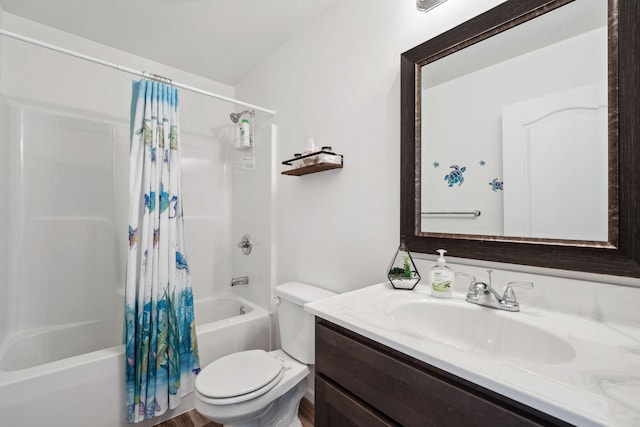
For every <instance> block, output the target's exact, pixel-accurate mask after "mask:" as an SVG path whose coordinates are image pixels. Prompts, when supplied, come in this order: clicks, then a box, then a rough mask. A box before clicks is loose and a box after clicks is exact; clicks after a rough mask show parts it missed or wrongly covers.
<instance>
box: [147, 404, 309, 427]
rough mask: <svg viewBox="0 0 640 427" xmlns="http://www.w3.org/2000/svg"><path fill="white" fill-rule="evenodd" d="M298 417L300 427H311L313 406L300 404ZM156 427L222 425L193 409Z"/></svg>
mask: <svg viewBox="0 0 640 427" xmlns="http://www.w3.org/2000/svg"><path fill="white" fill-rule="evenodd" d="M298 416H299V417H300V421H301V422H302V427H313V419H314V410H313V405H312V404H311V402H309V401H308V400H307V399H302V401H301V402H300V410H299V411H298ZM156 427H222V424H218V423H214V422H212V421H209V420H206V419H204V418H203V417H202V415H200V414H199V413H198V412H197V411H196V410H195V409H194V410H192V411H189V412H186V413H184V414H182V415H178V416H177V417H175V418H171V419H170V420H167V421H165V422H162V423H160V424H157V425H156Z"/></svg>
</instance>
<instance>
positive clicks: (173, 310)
mask: <svg viewBox="0 0 640 427" xmlns="http://www.w3.org/2000/svg"><path fill="white" fill-rule="evenodd" d="M131 110H132V111H131V145H130V163H129V166H130V169H129V175H130V176H129V196H130V200H129V204H130V206H129V254H128V264H127V281H126V291H125V304H126V307H125V322H126V323H125V329H126V359H127V360H126V386H127V420H128V421H129V423H135V422H139V421H142V420H144V419H146V418H152V417H154V416H157V415H161V414H163V413H164V412H165V411H166V410H167V409H168V408H175V407H176V406H177V405H178V404H179V403H180V400H181V398H182V397H183V396H184V395H186V394H188V393H190V392H191V391H192V390H193V385H194V382H195V375H196V374H197V373H198V372H199V370H200V369H199V361H198V347H197V342H196V333H195V324H194V314H193V295H192V292H191V284H190V271H189V264H188V262H187V253H186V248H185V241H184V221H183V216H182V198H181V197H182V194H181V191H180V151H179V147H180V141H179V140H180V132H179V126H178V91H177V89H176V88H174V87H172V86H168V85H166V84H163V83H160V82H156V81H150V80H145V79H143V80H141V81H140V82H134V84H133V96H132V102H131Z"/></svg>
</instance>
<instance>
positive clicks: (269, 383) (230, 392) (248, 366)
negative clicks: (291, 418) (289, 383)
mask: <svg viewBox="0 0 640 427" xmlns="http://www.w3.org/2000/svg"><path fill="white" fill-rule="evenodd" d="M284 370H285V367H284V365H283V362H282V360H280V359H279V358H276V357H274V356H273V355H271V354H269V353H267V352H265V351H264V350H248V351H241V352H239V353H233V354H230V355H228V356H224V357H222V358H220V359H218V360H216V361H214V362H213V363H211V364H210V365H209V366H207V367H205V368H204V369H203V370H202V371H201V372H200V373H199V374H198V376H197V377H196V384H195V386H196V390H197V391H198V392H199V393H200V394H201V395H202V396H203V397H205V398H206V400H207V401H209V402H210V403H212V404H217V405H230V404H234V403H240V402H244V401H247V400H250V399H254V398H256V397H258V396H261V395H263V394H265V393H266V392H268V391H269V390H271V389H272V388H273V387H275V385H276V384H278V382H280V380H281V379H282V376H283V375H284Z"/></svg>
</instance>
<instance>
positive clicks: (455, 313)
mask: <svg viewBox="0 0 640 427" xmlns="http://www.w3.org/2000/svg"><path fill="white" fill-rule="evenodd" d="M390 315H391V317H392V318H393V319H394V320H395V321H396V322H397V323H399V324H400V326H401V327H402V328H405V329H407V330H408V331H409V332H411V333H413V334H418V335H420V336H423V337H425V338H429V339H432V340H435V341H441V342H443V343H445V344H448V345H451V346H454V347H457V348H460V349H462V350H464V351H470V352H474V353H478V354H486V355H490V356H493V357H497V358H507V359H515V360H520V361H525V362H531V363H544V364H560V363H565V362H569V361H571V360H572V359H573V358H574V357H575V355H576V352H575V350H574V349H573V347H572V346H571V345H570V344H569V343H567V342H566V341H564V340H563V339H562V338H560V337H558V336H556V335H554V334H552V333H550V332H548V331H546V330H544V329H541V328H539V327H537V326H535V325H532V324H530V323H526V322H524V321H520V320H518V318H517V317H518V316H519V315H521V314H520V313H507V312H501V311H499V310H494V309H491V308H486V307H480V306H477V305H473V304H468V303H463V302H454V301H451V302H435V301H434V302H431V301H418V302H407V303H404V304H401V305H398V306H396V307H393V308H392V309H391V311H390Z"/></svg>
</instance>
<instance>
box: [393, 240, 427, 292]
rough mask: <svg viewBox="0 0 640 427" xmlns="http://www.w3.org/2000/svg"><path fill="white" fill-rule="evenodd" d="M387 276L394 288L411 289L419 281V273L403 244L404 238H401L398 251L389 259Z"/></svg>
mask: <svg viewBox="0 0 640 427" xmlns="http://www.w3.org/2000/svg"><path fill="white" fill-rule="evenodd" d="M387 277H388V279H389V281H390V282H391V285H392V286H393V287H394V288H396V289H413V288H414V287H415V286H416V285H417V284H418V282H419V281H420V274H419V273H418V270H417V268H416V266H415V264H414V263H413V259H412V258H411V254H410V253H409V251H408V250H407V248H406V246H405V243H404V239H401V241H400V246H399V247H398V251H397V252H396V255H395V257H394V258H393V260H392V261H391V265H390V266H389V269H388V271H387Z"/></svg>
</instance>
